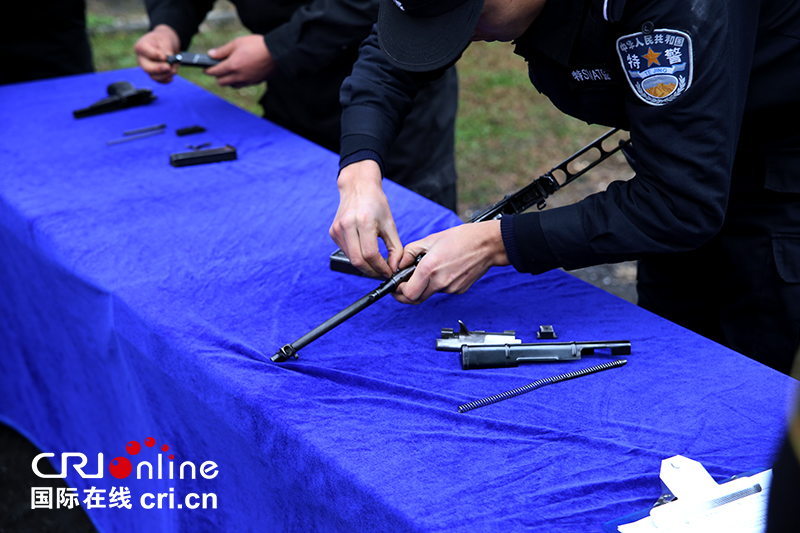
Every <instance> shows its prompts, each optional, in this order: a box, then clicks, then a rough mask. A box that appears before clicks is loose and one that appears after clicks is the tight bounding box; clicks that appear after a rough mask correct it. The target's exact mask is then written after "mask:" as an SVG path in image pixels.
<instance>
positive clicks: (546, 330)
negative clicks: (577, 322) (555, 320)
mask: <svg viewBox="0 0 800 533" xmlns="http://www.w3.org/2000/svg"><path fill="white" fill-rule="evenodd" d="M536 338H537V339H557V338H558V335H556V331H555V330H554V329H553V326H539V331H537V332H536Z"/></svg>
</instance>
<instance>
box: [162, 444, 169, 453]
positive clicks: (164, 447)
mask: <svg viewBox="0 0 800 533" xmlns="http://www.w3.org/2000/svg"><path fill="white" fill-rule="evenodd" d="M167 450H169V446H167V445H166V444H165V445H163V446H162V447H161V451H162V452H166V451H167Z"/></svg>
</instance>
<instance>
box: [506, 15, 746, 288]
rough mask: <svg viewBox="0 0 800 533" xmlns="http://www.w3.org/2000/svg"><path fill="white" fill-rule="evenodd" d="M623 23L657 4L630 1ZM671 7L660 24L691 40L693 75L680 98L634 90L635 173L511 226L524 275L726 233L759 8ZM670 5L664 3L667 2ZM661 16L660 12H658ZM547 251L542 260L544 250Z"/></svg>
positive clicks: (692, 244)
mask: <svg viewBox="0 0 800 533" xmlns="http://www.w3.org/2000/svg"><path fill="white" fill-rule="evenodd" d="M631 4H633V6H634V7H638V8H639V11H637V10H636V9H631V11H632V14H631V15H629V16H628V20H627V21H623V23H624V24H626V27H627V28H628V33H635V32H636V31H638V29H639V28H640V27H641V25H642V23H643V22H644V21H645V20H649V17H651V16H652V14H651V13H650V12H648V9H653V8H652V6H653V5H655V4H657V2H647V1H642V2H637V3H633V2H628V5H627V6H626V9H627V8H628V7H631ZM687 4H688V2H683V1H681V0H679V1H675V2H671V3H670V9H669V12H668V13H662V14H661V16H660V18H659V24H660V25H661V27H665V28H674V29H678V30H682V31H684V32H686V33H687V34H689V35H691V36H692V39H693V43H692V44H693V62H694V76H693V80H692V84H691V86H689V88H688V89H687V90H686V92H685V93H684V94H682V95H681V96H680V97H678V98H676V99H675V100H674V101H672V102H670V103H668V104H666V105H662V106H654V105H649V104H646V103H644V102H642V101H641V100H640V99H639V98H638V97H637V96H636V95H635V94H634V93H633V91H632V90H631V91H630V93H629V94H628V96H627V98H626V111H627V115H628V118H629V119H630V124H631V139H632V140H633V147H634V149H635V150H636V165H635V167H636V168H634V170H635V171H636V176H635V177H634V178H633V179H631V180H629V181H627V182H614V183H612V184H611V185H609V187H608V189H607V190H606V191H605V192H602V193H598V194H595V195H592V196H589V197H588V198H586V199H584V200H583V201H581V202H579V203H577V204H573V205H570V206H565V207H561V208H557V209H553V210H548V211H542V212H540V213H529V214H527V213H526V214H523V215H517V216H515V217H513V219H512V220H509V221H506V222H505V224H504V225H503V226H504V239H512V238H513V239H514V240H515V241H516V242H515V244H516V249H517V251H518V256H517V257H516V259H514V258H510V260H511V261H512V264H513V265H514V266H515V267H516V268H517V269H519V270H522V271H527V272H532V273H539V272H543V271H544V270H549V269H550V268H554V267H557V266H561V267H564V268H566V269H574V268H581V267H585V266H590V265H596V264H602V263H612V262H619V261H625V260H630V259H635V258H639V257H642V256H645V255H648V254H658V253H672V252H680V251H686V250H691V249H694V248H697V247H699V246H701V245H702V244H703V243H705V242H706V241H707V240H709V239H710V238H711V237H713V236H714V235H715V234H716V233H717V232H718V231H719V229H720V228H721V226H722V223H723V221H724V219H725V213H726V209H727V204H728V198H729V194H730V187H731V173H732V169H733V163H734V158H735V154H736V147H737V141H738V131H739V128H740V125H741V120H742V116H743V112H744V105H745V98H746V91H747V86H748V80H749V78H750V65H751V64H752V59H753V50H754V48H755V45H754V43H755V36H756V24H757V20H758V5H757V4H751V3H748V2H746V1H744V0H737V1H733V2H722V3H708V6H707V7H708V9H707V10H705V11H702V12H697V11H693V10H692V9H690V7H691V6H688V5H687ZM663 5H664V4H662V6H663ZM662 12H663V9H662ZM542 246H545V247H546V252H545V256H548V254H549V257H550V258H551V260H547V258H546V257H545V258H544V260H542V259H543V258H542V257H539V256H538V255H537V254H538V250H541V249H542Z"/></svg>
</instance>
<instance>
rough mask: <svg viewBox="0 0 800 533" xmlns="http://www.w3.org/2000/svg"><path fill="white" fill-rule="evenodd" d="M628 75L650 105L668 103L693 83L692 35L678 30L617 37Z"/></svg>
mask: <svg viewBox="0 0 800 533" xmlns="http://www.w3.org/2000/svg"><path fill="white" fill-rule="evenodd" d="M617 54H618V55H619V59H620V61H621V62H622V70H623V71H624V72H625V78H626V79H627V80H628V84H629V85H630V86H631V89H633V92H634V93H635V94H636V96H638V97H639V99H640V100H642V101H643V102H645V103H648V104H650V105H658V106H661V105H666V104H668V103H670V102H672V101H673V100H675V99H676V98H678V97H679V96H680V95H681V94H683V93H685V92H686V91H687V90H688V89H689V87H691V85H692V74H693V67H694V64H693V58H692V38H691V37H690V36H689V35H688V34H686V33H684V32H682V31H678V30H667V29H661V30H653V32H652V33H650V34H648V35H646V34H644V33H642V32H639V33H632V34H630V35H625V36H623V37H620V38H619V39H617Z"/></svg>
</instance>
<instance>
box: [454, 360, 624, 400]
mask: <svg viewBox="0 0 800 533" xmlns="http://www.w3.org/2000/svg"><path fill="white" fill-rule="evenodd" d="M627 363H628V360H627V359H617V360H616V361H609V362H608V363H603V364H602V365H595V366H590V367H589V368H583V369H581V370H576V371H574V372H567V373H566V374H559V375H557V376H551V377H549V378H544V379H540V380H537V381H534V382H533V383H528V384H527V385H524V386H522V387H518V388H516V389H512V390H510V391H506V392H502V393H500V394H495V395H494V396H489V397H487V398H481V399H480V400H475V401H474V402H469V403H465V404H462V405H459V406H458V412H459V413H466V412H467V411H471V410H472V409H477V408H478V407H483V406H485V405H491V404H493V403H497V402H499V401H502V400H507V399H509V398H514V397H515V396H519V395H520V394H525V393H526V392H530V391H532V390H536V389H539V388H541V387H544V386H545V385H550V384H551V383H558V382H559V381H567V380H570V379H575V378H579V377H581V376H588V375H589V374H594V373H595V372H602V371H603V370H608V369H609V368H618V367H621V366H625V365H626V364H627Z"/></svg>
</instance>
